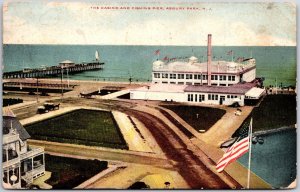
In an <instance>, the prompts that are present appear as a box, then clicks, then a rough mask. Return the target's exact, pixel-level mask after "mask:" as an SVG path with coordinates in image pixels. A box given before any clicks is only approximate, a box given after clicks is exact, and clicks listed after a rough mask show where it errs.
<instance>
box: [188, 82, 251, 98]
mask: <svg viewBox="0 0 300 192" xmlns="http://www.w3.org/2000/svg"><path fill="white" fill-rule="evenodd" d="M254 86H255V84H254V83H239V84H235V85H232V86H228V87H223V86H207V85H202V86H196V85H189V86H187V87H186V88H185V89H184V92H201V93H224V94H240V95H241V94H245V93H246V92H247V91H249V90H250V89H251V88H252V87H254Z"/></svg>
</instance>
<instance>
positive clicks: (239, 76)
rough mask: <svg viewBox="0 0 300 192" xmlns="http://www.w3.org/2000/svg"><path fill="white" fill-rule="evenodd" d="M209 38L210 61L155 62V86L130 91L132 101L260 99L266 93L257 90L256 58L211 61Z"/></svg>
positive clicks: (241, 103) (213, 101)
mask: <svg viewBox="0 0 300 192" xmlns="http://www.w3.org/2000/svg"><path fill="white" fill-rule="evenodd" d="M211 55H212V51H211V35H210V34H209V35H208V48H207V62H199V61H198V58H196V57H195V56H192V57H190V58H189V59H188V61H174V62H163V61H161V60H157V61H155V62H154V63H153V69H152V83H151V84H150V85H149V86H145V87H140V88H137V89H134V90H131V91H130V99H142V100H160V101H175V102H191V103H205V104H217V105H219V104H221V105H231V104H233V103H235V102H237V103H239V105H241V106H243V105H244V104H245V100H247V99H248V100H257V99H259V98H260V97H261V96H262V95H263V94H265V90H264V89H261V88H258V87H257V85H258V81H257V80H256V63H255V59H254V58H248V59H243V60H241V61H239V62H228V61H212V59H211V58H212V57H211Z"/></svg>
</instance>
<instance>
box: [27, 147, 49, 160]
mask: <svg viewBox="0 0 300 192" xmlns="http://www.w3.org/2000/svg"><path fill="white" fill-rule="evenodd" d="M43 153H44V148H42V147H38V148H31V149H30V150H29V151H27V152H26V153H23V154H21V160H24V159H28V158H31V157H34V156H36V155H40V154H43Z"/></svg>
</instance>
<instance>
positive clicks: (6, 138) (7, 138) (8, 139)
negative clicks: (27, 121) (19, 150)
mask: <svg viewBox="0 0 300 192" xmlns="http://www.w3.org/2000/svg"><path fill="white" fill-rule="evenodd" d="M19 138H20V137H19V134H6V135H3V145H4V144H8V143H12V142H16V141H19Z"/></svg>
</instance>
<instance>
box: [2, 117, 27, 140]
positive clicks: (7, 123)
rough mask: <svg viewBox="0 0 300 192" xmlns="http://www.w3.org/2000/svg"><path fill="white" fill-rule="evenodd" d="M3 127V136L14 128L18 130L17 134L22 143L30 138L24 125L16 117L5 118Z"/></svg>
mask: <svg viewBox="0 0 300 192" xmlns="http://www.w3.org/2000/svg"><path fill="white" fill-rule="evenodd" d="M2 125H3V126H2V128H3V134H7V133H8V131H9V129H10V128H11V127H13V128H15V129H16V130H17V133H18V134H19V136H20V139H21V140H22V141H24V140H26V139H29V138H30V135H29V134H28V132H27V131H26V129H25V128H24V127H23V125H22V124H21V123H20V122H19V120H18V119H17V118H16V117H11V116H3V122H2Z"/></svg>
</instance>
